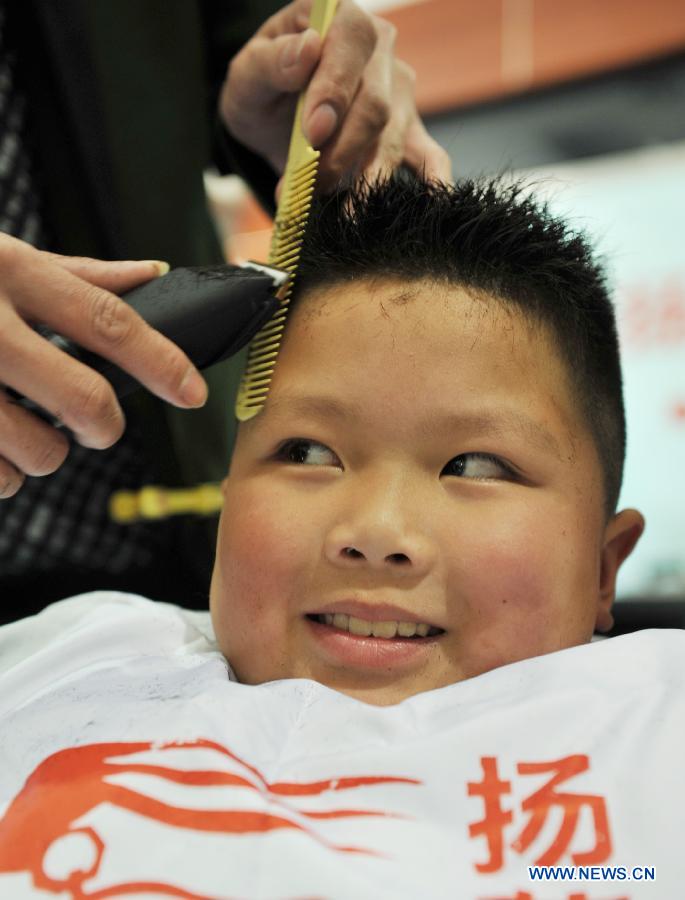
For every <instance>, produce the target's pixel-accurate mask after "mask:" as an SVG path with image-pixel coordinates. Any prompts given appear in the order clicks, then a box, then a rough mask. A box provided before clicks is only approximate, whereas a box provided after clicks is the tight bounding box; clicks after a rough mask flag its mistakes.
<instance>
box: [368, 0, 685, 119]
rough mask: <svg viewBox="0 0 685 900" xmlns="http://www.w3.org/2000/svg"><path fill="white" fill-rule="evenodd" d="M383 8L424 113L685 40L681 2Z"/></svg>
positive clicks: (651, 53) (537, 0)
mask: <svg viewBox="0 0 685 900" xmlns="http://www.w3.org/2000/svg"><path fill="white" fill-rule="evenodd" d="M383 15H384V16H385V17H386V18H387V19H388V20H390V21H391V22H393V23H394V24H395V25H396V26H397V28H398V36H397V55H398V56H399V57H400V58H402V59H405V60H406V61H407V62H408V63H409V64H410V65H411V66H412V67H413V68H414V69H415V70H416V73H417V90H416V93H417V100H418V103H419V108H420V109H421V111H422V112H423V113H424V114H427V113H436V112H442V111H445V110H448V109H451V108H454V107H458V106H463V105H465V104H469V103H474V102H478V101H481V100H489V99H493V98H495V97H498V96H501V95H504V94H511V93H516V92H519V91H521V90H526V89H530V88H537V87H543V86H545V85H547V84H553V83H556V82H561V81H565V80H568V79H573V78H578V77H582V76H585V75H592V74H595V73H598V72H601V71H605V70H610V69H614V68H617V67H620V66H625V65H630V64H631V63H635V62H639V61H642V60H646V59H650V58H653V57H656V56H661V55H664V54H667V53H669V52H673V51H676V50H678V49H683V48H685V2H683V0H650V2H648V3H647V2H645V0H478V2H474V0H426V2H422V3H416V4H411V5H409V6H401V7H398V8H397V9H390V10H387V11H386V12H384V13H383Z"/></svg>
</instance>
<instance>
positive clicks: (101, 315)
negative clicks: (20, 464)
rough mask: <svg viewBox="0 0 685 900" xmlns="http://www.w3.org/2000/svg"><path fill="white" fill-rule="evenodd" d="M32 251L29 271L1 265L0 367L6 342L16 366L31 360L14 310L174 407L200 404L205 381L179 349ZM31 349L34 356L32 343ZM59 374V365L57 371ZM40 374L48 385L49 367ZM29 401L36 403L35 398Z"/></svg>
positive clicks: (118, 303) (113, 299)
mask: <svg viewBox="0 0 685 900" xmlns="http://www.w3.org/2000/svg"><path fill="white" fill-rule="evenodd" d="M29 249H32V248H29ZM22 252H23V251H22ZM33 252H34V253H35V254H36V257H37V263H36V265H34V266H33V267H32V268H29V267H27V265H26V264H25V263H26V260H23V261H22V264H21V265H19V264H16V265H14V266H11V265H5V267H4V270H3V274H4V276H5V277H4V280H3V283H2V293H0V311H2V312H3V320H4V323H5V325H6V327H5V329H4V330H3V331H2V336H1V338H0V363H1V362H2V358H3V357H4V355H5V345H6V344H7V343H13V344H14V347H15V349H16V351H17V355H16V359H17V362H19V361H21V363H22V364H23V366H24V368H26V366H27V364H28V363H29V362H30V356H31V354H30V353H29V354H25V353H22V351H21V343H22V342H27V341H29V334H28V333H27V331H26V329H24V330H22V331H21V332H20V333H21V339H19V337H18V335H19V332H18V331H17V328H18V324H17V321H16V319H13V318H12V315H11V314H12V312H13V311H16V313H17V314H18V316H19V317H20V319H26V320H28V321H30V322H39V323H41V324H44V325H47V326H48V327H49V328H52V329H53V330H54V331H57V332H58V333H59V334H62V335H64V336H65V337H67V338H69V339H71V340H73V341H75V342H76V343H77V344H80V345H81V346H83V347H86V348H88V349H89V350H92V351H94V352H95V353H97V354H98V355H100V356H104V357H105V358H106V359H108V360H111V361H112V362H114V363H116V365H118V366H119V367H120V368H122V369H124V370H125V371H127V372H128V373H129V374H131V375H133V377H134V378H136V380H138V381H139V382H141V383H142V384H144V385H145V386H146V387H147V388H149V389H150V390H151V391H152V392H153V393H154V394H156V395H157V396H159V397H161V398H162V399H164V400H167V401H168V402H170V403H173V404H174V405H176V406H181V407H195V406H201V405H202V404H203V403H204V401H205V399H206V392H207V388H206V385H205V382H204V380H203V379H202V376H201V375H200V374H199V372H198V371H197V369H196V368H195V366H193V365H192V363H191V362H190V360H189V359H188V357H187V356H186V354H185V353H183V351H182V350H180V349H179V348H178V347H177V346H176V345H175V344H173V343H172V342H171V341H169V340H168V339H167V338H165V337H164V336H163V335H162V334H160V333H159V332H158V331H155V330H154V329H153V328H151V327H150V326H149V325H148V324H147V323H146V322H145V321H144V320H143V319H142V317H141V316H139V315H138V313H136V312H135V311H134V310H133V309H131V307H130V306H128V304H126V303H125V302H124V301H123V300H121V299H120V298H119V297H117V296H115V295H114V294H112V293H110V292H109V291H106V290H104V289H102V288H99V287H97V286H96V285H93V284H91V283H89V282H87V281H84V280H83V279H82V278H79V277H78V276H77V275H74V274H72V273H71V272H69V271H67V270H66V269H65V268H64V267H63V266H62V265H58V264H56V263H54V262H53V261H52V260H45V259H43V258H42V257H41V255H40V254H38V253H37V252H36V251H33ZM24 255H25V254H24ZM0 257H1V254H0ZM0 262H2V259H0ZM13 336H14V337H15V338H16V339H14V340H13ZM34 337H36V338H37V336H36V335H34ZM18 340H19V344H20V346H19V347H17V341H18ZM38 340H42V339H38ZM46 343H47V342H45V341H43V344H46ZM27 346H28V344H27ZM30 346H31V347H32V348H33V351H35V352H38V349H37V348H38V345H37V344H36V342H35V341H33V342H31V344H30ZM45 353H47V350H45V349H44V351H43V354H45ZM62 356H63V357H64V359H66V356H65V355H64V354H62ZM5 368H6V366H5ZM60 370H61V367H59V366H58V370H57V371H60ZM39 373H40V374H39V376H37V377H38V378H39V380H48V381H49V380H50V379H51V377H52V373H51V371H50V370H49V369H48V370H45V369H40V370H39ZM3 380H6V378H5V376H4V374H3V373H2V372H0V381H3ZM8 383H9V382H8ZM46 387H48V386H47V385H46ZM19 390H21V389H20V388H19ZM29 396H31V395H29ZM31 399H32V400H36V401H37V402H38V398H37V397H34V396H31Z"/></svg>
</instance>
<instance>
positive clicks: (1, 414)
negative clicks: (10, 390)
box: [0, 390, 69, 498]
mask: <svg viewBox="0 0 685 900" xmlns="http://www.w3.org/2000/svg"><path fill="white" fill-rule="evenodd" d="M68 452H69V442H68V441H67V439H66V437H65V436H64V434H62V433H61V432H59V431H57V429H55V428H52V427H51V426H50V425H48V424H47V423H46V422H43V421H42V420H41V419H39V418H38V417H37V416H34V415H32V413H30V412H28V411H27V410H26V409H24V408H23V407H21V406H19V405H18V404H16V403H14V402H12V401H10V400H9V398H8V397H7V395H6V394H5V392H4V391H2V390H0V498H2V497H9V496H12V494H14V493H16V491H17V490H18V489H19V488H20V487H21V484H22V482H23V480H24V475H50V474H51V473H52V472H55V471H57V469H59V467H60V466H61V465H62V463H63V462H64V460H65V459H66V457H67V453H68Z"/></svg>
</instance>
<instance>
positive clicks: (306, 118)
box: [219, 0, 451, 190]
mask: <svg viewBox="0 0 685 900" xmlns="http://www.w3.org/2000/svg"><path fill="white" fill-rule="evenodd" d="M310 8H311V0H295V2H293V3H290V4H289V5H288V6H286V7H285V8H284V9H282V10H280V11H279V12H278V13H276V14H275V15H274V16H272V17H271V18H270V19H268V20H267V21H266V22H265V23H264V25H262V27H261V28H260V29H259V30H258V31H257V33H256V34H255V35H254V37H252V39H251V40H250V41H248V43H247V44H246V45H245V46H244V47H243V49H242V50H241V51H240V52H239V53H238V54H237V55H236V56H235V57H234V59H233V60H232V61H231V64H230V66H229V69H228V74H227V77H226V81H225V82H224V85H223V89H222V92H221V98H220V104H219V105H220V113H221V116H222V118H223V121H224V124H225V126H226V128H227V129H228V130H229V131H230V132H231V133H232V134H233V136H234V137H235V138H237V139H238V140H239V141H240V142H241V143H243V144H245V145H246V146H247V147H249V148H250V149H251V150H253V151H255V152H256V153H258V154H260V155H261V156H263V157H264V158H265V159H267V160H268V161H269V162H270V163H271V165H272V166H273V167H274V169H275V170H276V171H277V172H279V173H280V172H282V171H283V169H284V167H285V161H286V158H287V153H288V144H289V139H290V131H291V128H292V122H293V115H294V111H295V105H296V102H297V96H298V93H299V92H300V91H301V90H303V89H304V88H305V87H307V93H306V99H305V105H304V111H303V124H304V130H305V133H306V135H307V138H308V140H309V141H310V143H311V144H312V146H313V147H315V148H317V149H321V151H322V155H321V161H320V165H319V185H320V187H321V189H322V190H328V189H331V188H333V187H334V186H335V184H336V182H337V181H338V180H339V179H340V178H342V177H347V178H354V177H356V176H357V175H359V174H361V173H362V172H364V171H365V172H366V173H367V174H368V175H370V176H373V175H374V174H377V173H378V172H380V171H384V170H388V169H392V168H394V167H396V166H398V165H400V164H402V163H404V164H405V165H407V166H409V167H410V168H412V169H414V170H415V171H424V172H425V174H426V176H428V177H435V178H439V179H441V180H443V181H449V180H450V178H451V166H450V162H449V157H448V155H447V153H446V152H445V150H443V148H442V147H441V146H440V145H439V144H438V143H436V142H435V141H434V140H433V139H432V138H431V137H430V135H429V134H428V132H427V131H426V129H425V128H424V126H423V123H422V122H421V119H420V118H419V115H418V112H417V110H416V103H415V100H414V73H413V72H412V70H411V69H410V68H409V66H407V65H406V64H405V63H403V62H401V61H400V60H398V59H396V58H395V56H394V42H395V29H394V26H392V25H391V24H390V23H388V22H386V21H385V20H383V19H381V18H379V17H377V16H373V15H370V14H368V13H366V12H365V11H363V10H361V9H360V8H359V7H358V6H357V5H356V4H355V3H353V2H352V0H339V3H338V8H337V10H336V15H335V18H334V19H333V22H332V23H331V26H330V29H329V31H328V34H327V35H326V38H325V40H324V41H323V43H322V41H321V39H320V38H319V35H318V34H317V33H316V31H314V30H313V29H309V28H308V27H307V24H308V20H309V11H310Z"/></svg>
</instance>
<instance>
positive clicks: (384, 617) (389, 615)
mask: <svg viewBox="0 0 685 900" xmlns="http://www.w3.org/2000/svg"><path fill="white" fill-rule="evenodd" d="M326 613H332V614H335V613H344V614H345V615H348V616H355V617H356V618H357V619H365V620H366V621H367V622H413V623H415V624H417V625H418V624H419V623H422V622H423V623H425V624H426V625H430V626H431V627H432V628H439V629H440V630H441V631H445V630H446V629H445V627H444V625H440V624H439V623H438V622H436V621H434V620H433V619H432V618H428V617H422V616H418V615H416V613H413V612H409V610H406V609H402V608H401V607H399V606H393V605H391V604H389V603H365V602H364V601H361V600H352V599H350V600H338V601H334V602H332V603H326V604H323V605H322V606H317V607H316V609H311V610H309V611H308V612H306V613H305V615H306V616H317V615H325V614H326Z"/></svg>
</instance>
